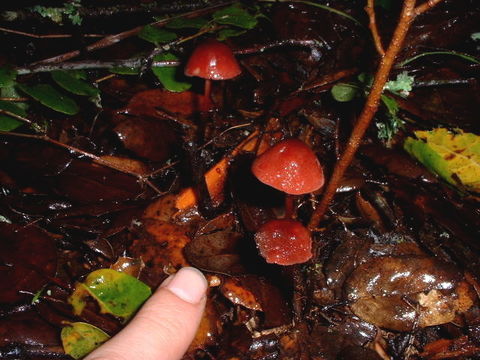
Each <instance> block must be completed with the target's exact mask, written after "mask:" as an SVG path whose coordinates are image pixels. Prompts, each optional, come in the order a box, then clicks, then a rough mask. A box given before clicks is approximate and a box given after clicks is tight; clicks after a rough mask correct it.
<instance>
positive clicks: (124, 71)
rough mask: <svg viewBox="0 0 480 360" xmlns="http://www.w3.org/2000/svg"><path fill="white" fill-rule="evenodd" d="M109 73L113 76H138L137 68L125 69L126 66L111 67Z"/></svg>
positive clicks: (138, 70)
mask: <svg viewBox="0 0 480 360" xmlns="http://www.w3.org/2000/svg"><path fill="white" fill-rule="evenodd" d="M109 71H110V72H111V73H113V74H118V75H138V74H140V69H139V68H134V67H126V66H117V67H113V68H111V69H110V70H109Z"/></svg>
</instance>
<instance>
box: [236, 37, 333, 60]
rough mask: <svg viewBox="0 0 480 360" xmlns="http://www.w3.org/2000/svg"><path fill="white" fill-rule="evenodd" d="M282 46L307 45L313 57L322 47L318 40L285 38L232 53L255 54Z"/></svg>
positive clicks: (325, 43)
mask: <svg viewBox="0 0 480 360" xmlns="http://www.w3.org/2000/svg"><path fill="white" fill-rule="evenodd" d="M322 42H323V45H324V46H325V47H326V48H327V49H330V45H328V44H327V42H326V41H325V40H322ZM282 46H300V47H308V48H309V49H310V51H311V52H312V54H314V56H315V57H319V56H320V49H321V48H322V43H321V42H319V41H318V40H308V39H305V40H302V39H285V40H279V41H274V42H271V43H269V44H264V45H254V46H252V47H250V48H245V49H238V50H235V51H234V53H235V54H236V55H247V54H256V53H262V52H264V51H266V50H270V49H273V48H277V47H282Z"/></svg>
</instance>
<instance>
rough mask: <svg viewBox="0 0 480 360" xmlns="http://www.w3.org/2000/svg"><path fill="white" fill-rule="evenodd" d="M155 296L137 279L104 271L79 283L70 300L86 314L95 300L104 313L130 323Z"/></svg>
mask: <svg viewBox="0 0 480 360" xmlns="http://www.w3.org/2000/svg"><path fill="white" fill-rule="evenodd" d="M151 294H152V291H151V289H150V288H149V287H148V286H147V285H145V284H144V283H143V282H141V281H140V280H138V279H136V278H134V277H133V276H130V275H127V274H125V273H121V272H118V271H115V270H112V269H100V270H96V271H93V272H91V273H90V274H88V276H87V278H86V279H85V282H83V283H79V284H77V286H76V288H75V291H74V292H73V294H72V295H71V296H70V298H69V299H68V301H69V303H70V304H71V305H72V307H73V310H74V313H75V314H76V315H79V314H81V313H82V311H83V309H84V307H85V305H86V300H87V297H88V296H91V297H92V298H94V299H95V300H96V301H97V302H98V305H99V306H100V311H101V312H102V313H109V314H112V315H115V316H118V317H121V318H123V319H125V320H128V319H129V318H130V317H131V316H132V315H133V314H134V313H135V312H136V311H137V310H138V308H139V307H140V306H141V305H142V304H143V303H144V302H145V300H147V299H148V297H149V296H150V295H151Z"/></svg>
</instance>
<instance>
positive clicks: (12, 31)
mask: <svg viewBox="0 0 480 360" xmlns="http://www.w3.org/2000/svg"><path fill="white" fill-rule="evenodd" d="M0 31H3V32H6V33H11V34H16V35H22V36H27V37H31V38H34V39H64V38H71V37H72V36H73V35H71V34H46V35H37V34H32V33H29V32H25V31H19V30H14V29H8V28H4V27H0ZM82 36H83V37H96V38H99V37H104V36H105V35H102V34H82Z"/></svg>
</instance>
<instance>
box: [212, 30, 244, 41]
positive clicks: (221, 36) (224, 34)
mask: <svg viewBox="0 0 480 360" xmlns="http://www.w3.org/2000/svg"><path fill="white" fill-rule="evenodd" d="M246 32H247V30H241V29H222V30H220V31H219V32H218V33H217V40H219V41H223V40H225V39H228V38H229V37H234V36H239V35H242V34H245V33H246Z"/></svg>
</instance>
